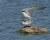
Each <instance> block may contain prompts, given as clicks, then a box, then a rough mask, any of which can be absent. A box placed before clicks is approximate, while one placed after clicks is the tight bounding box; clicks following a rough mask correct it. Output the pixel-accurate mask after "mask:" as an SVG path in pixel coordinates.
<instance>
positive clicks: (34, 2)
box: [0, 0, 50, 40]
mask: <svg viewBox="0 0 50 40" xmlns="http://www.w3.org/2000/svg"><path fill="white" fill-rule="evenodd" d="M39 5H43V6H46V7H47V8H46V9H44V10H41V11H40V12H36V13H34V14H33V17H34V18H35V19H36V18H38V19H37V20H36V21H35V22H33V24H34V25H36V26H40V27H44V28H47V29H48V30H50V0H0V40H50V34H45V35H44V34H43V35H31V34H30V35H20V34H19V33H18V32H16V31H17V30H18V29H20V28H22V24H21V20H22V18H23V16H22V14H21V13H22V12H21V10H22V9H23V8H26V7H32V6H39Z"/></svg>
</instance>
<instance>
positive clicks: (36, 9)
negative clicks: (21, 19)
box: [29, 6, 46, 13]
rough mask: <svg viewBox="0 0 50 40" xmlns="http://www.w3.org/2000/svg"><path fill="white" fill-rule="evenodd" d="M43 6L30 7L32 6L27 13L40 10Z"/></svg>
mask: <svg viewBox="0 0 50 40" xmlns="http://www.w3.org/2000/svg"><path fill="white" fill-rule="evenodd" d="M44 8H46V7H44V6H39V7H32V8H31V9H30V10H29V13H32V12H34V11H38V10H42V9H44Z"/></svg>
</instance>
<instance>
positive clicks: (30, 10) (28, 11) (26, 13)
mask: <svg viewBox="0 0 50 40" xmlns="http://www.w3.org/2000/svg"><path fill="white" fill-rule="evenodd" d="M44 8H46V7H44V6H39V7H31V8H25V9H23V10H22V14H23V16H24V17H25V19H27V20H26V21H25V20H22V24H23V25H30V24H31V23H32V22H33V20H32V19H33V18H32V17H31V16H32V13H33V12H35V11H38V10H41V9H44ZM28 19H29V20H28Z"/></svg>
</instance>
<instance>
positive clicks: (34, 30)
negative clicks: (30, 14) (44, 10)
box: [22, 26, 48, 33]
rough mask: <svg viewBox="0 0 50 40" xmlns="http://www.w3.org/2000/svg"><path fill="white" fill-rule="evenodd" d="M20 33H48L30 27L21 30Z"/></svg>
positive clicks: (42, 29) (44, 30) (44, 29)
mask: <svg viewBox="0 0 50 40" xmlns="http://www.w3.org/2000/svg"><path fill="white" fill-rule="evenodd" d="M22 32H25V33H48V30H47V29H46V28H39V27H36V26H32V27H25V28H22Z"/></svg>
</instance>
